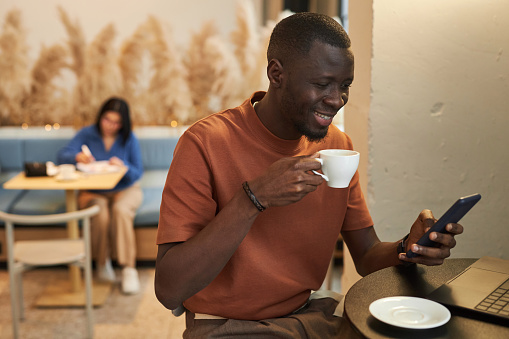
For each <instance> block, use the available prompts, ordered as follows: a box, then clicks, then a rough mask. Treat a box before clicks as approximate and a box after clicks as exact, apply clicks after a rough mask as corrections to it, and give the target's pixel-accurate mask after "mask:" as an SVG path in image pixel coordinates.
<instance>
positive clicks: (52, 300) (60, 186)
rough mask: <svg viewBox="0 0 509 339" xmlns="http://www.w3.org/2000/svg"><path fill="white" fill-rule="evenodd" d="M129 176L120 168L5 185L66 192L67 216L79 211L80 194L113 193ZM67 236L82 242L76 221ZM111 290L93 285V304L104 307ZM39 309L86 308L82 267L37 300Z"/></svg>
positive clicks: (71, 269) (16, 179)
mask: <svg viewBox="0 0 509 339" xmlns="http://www.w3.org/2000/svg"><path fill="white" fill-rule="evenodd" d="M126 172H127V168H126V167H121V169H120V170H119V171H117V172H111V173H101V174H84V173H81V172H76V173H78V174H79V176H78V178H77V179H76V180H69V181H60V180H57V179H56V178H55V177H28V178H27V177H26V176H25V173H23V172H22V173H19V174H18V175H16V176H15V177H13V178H12V179H10V180H9V181H7V182H5V183H4V185H3V187H4V188H5V189H23V190H65V202H66V210H67V211H68V212H72V211H76V210H77V209H78V201H77V192H78V191H79V190H96V189H97V190H103V189H112V188H114V187H115V186H116V185H117V183H118V182H119V181H120V179H122V177H123V176H124V174H125V173H126ZM67 234H68V237H69V238H70V239H78V238H79V228H78V223H77V222H76V221H73V222H70V223H69V224H68V225H67ZM110 289H111V284H109V283H97V282H94V286H93V303H94V306H99V305H102V304H103V303H104V301H105V300H106V298H107V296H108V294H109V292H110ZM37 305H38V306H83V305H85V291H84V289H83V286H82V284H81V277H80V269H79V267H75V266H69V281H64V282H62V284H59V283H58V284H54V285H51V286H48V288H47V289H46V291H45V293H44V294H43V295H42V296H41V297H40V298H39V299H38V300H37Z"/></svg>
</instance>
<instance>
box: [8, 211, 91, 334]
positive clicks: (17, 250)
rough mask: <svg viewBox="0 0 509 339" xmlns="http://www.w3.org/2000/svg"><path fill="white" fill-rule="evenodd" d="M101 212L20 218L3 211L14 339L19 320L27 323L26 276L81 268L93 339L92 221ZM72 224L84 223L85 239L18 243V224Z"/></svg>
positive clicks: (88, 319)
mask: <svg viewBox="0 0 509 339" xmlns="http://www.w3.org/2000/svg"><path fill="white" fill-rule="evenodd" d="M98 212H99V206H92V207H89V208H87V209H83V210H80V211H76V212H68V213H61V214H51V215H16V214H8V213H4V212H2V211H0V220H3V221H4V222H5V229H6V242H7V262H8V270H9V285H10V290H11V311H12V326H13V334H14V338H18V337H19V320H20V319H24V307H23V288H22V283H23V281H22V273H23V272H24V271H27V270H30V269H34V268H37V267H47V266H57V265H77V266H79V267H81V268H83V269H84V273H85V296H86V305H85V308H86V316H87V334H88V337H89V338H92V337H93V318H92V264H91V247H90V217H91V216H93V215H95V214H97V213H98ZM72 220H82V226H83V237H82V238H80V239H54V240H27V241H15V240H14V224H16V225H48V224H58V223H66V222H69V221H72Z"/></svg>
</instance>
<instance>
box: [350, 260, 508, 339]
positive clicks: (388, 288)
mask: <svg viewBox="0 0 509 339" xmlns="http://www.w3.org/2000/svg"><path fill="white" fill-rule="evenodd" d="M476 260H477V259H447V260H445V262H444V264H443V265H440V266H422V265H412V266H409V267H389V268H385V269H383V270H380V271H378V272H374V273H372V274H370V275H367V276H365V277H364V278H362V279H361V280H359V281H358V282H357V283H355V284H354V285H353V286H352V287H351V288H350V290H349V291H348V293H347V294H346V296H345V312H344V316H345V318H346V319H347V320H348V321H349V322H350V325H351V327H352V328H353V329H354V330H355V331H356V332H357V333H358V334H360V336H361V337H366V338H412V339H414V338H415V339H418V338H461V339H464V338H476V339H477V338H490V339H491V338H509V326H504V325H503V324H502V323H501V322H500V320H494V319H492V318H489V317H486V316H483V315H480V314H474V313H471V312H469V311H467V310H461V309H459V308H451V307H448V308H449V310H450V311H451V320H449V322H448V323H447V324H445V325H442V326H440V327H437V328H433V329H425V330H412V329H405V328H400V327H396V326H392V325H388V324H385V323H383V322H381V321H379V320H378V319H376V318H375V317H373V316H372V315H371V313H370V312H369V305H370V304H371V303H372V302H373V301H375V300H378V299H380V298H385V297H392V296H413V297H421V298H425V297H426V296H427V295H428V294H429V293H431V292H432V291H433V290H435V289H436V288H438V287H439V286H440V285H442V284H443V283H444V282H446V281H448V280H450V279H452V278H453V277H454V276H456V275H457V274H458V273H460V272H461V271H462V270H464V269H465V268H466V267H468V266H469V265H471V264H472V263H473V262H475V261H476Z"/></svg>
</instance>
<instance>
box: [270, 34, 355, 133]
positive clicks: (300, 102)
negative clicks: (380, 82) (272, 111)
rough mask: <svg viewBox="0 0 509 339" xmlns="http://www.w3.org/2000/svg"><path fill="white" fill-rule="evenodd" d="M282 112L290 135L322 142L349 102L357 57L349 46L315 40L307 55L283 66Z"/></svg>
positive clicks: (282, 118) (283, 121) (283, 120)
mask: <svg viewBox="0 0 509 339" xmlns="http://www.w3.org/2000/svg"><path fill="white" fill-rule="evenodd" d="M283 69H284V72H285V73H286V77H284V78H285V81H284V82H283V83H282V86H281V99H280V114H281V122H282V123H284V124H285V125H286V126H285V130H286V131H287V132H288V136H286V137H285V139H295V138H298V137H300V136H302V135H304V136H305V137H307V138H308V139H309V140H310V141H319V140H321V139H323V138H324V137H325V136H326V135H327V131H328V128H329V125H330V124H331V123H332V119H333V118H334V116H335V115H336V114H337V112H338V111H339V109H340V108H341V107H343V106H344V105H345V104H346V103H347V101H348V95H349V88H350V85H351V84H352V81H353V76H354V58H353V54H352V52H351V50H350V49H349V48H339V47H333V46H331V45H328V44H325V43H321V42H314V43H313V45H312V47H311V50H310V52H309V54H308V55H307V56H306V57H305V58H297V59H296V60H295V61H293V62H292V63H291V64H288V65H283Z"/></svg>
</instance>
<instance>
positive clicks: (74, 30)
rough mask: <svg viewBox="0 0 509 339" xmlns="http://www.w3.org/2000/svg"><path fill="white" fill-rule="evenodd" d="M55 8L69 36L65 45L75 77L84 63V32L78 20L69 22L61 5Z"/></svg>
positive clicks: (78, 74) (79, 74) (81, 70)
mask: <svg viewBox="0 0 509 339" xmlns="http://www.w3.org/2000/svg"><path fill="white" fill-rule="evenodd" d="M57 10H58V14H59V16H60V20H61V21H62V24H63V25H64V27H65V30H66V31H67V35H68V36H69V40H68V41H67V46H68V48H69V52H70V55H71V58H72V65H71V66H70V68H71V69H72V71H73V72H74V73H75V74H76V77H77V78H79V77H80V76H81V74H82V73H83V68H84V64H85V51H86V46H87V43H86V41H85V34H84V33H83V29H82V28H81V26H80V24H79V23H78V22H74V23H73V22H71V19H70V18H69V16H68V15H67V13H66V12H65V11H64V9H63V8H62V7H61V6H58V7H57Z"/></svg>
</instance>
